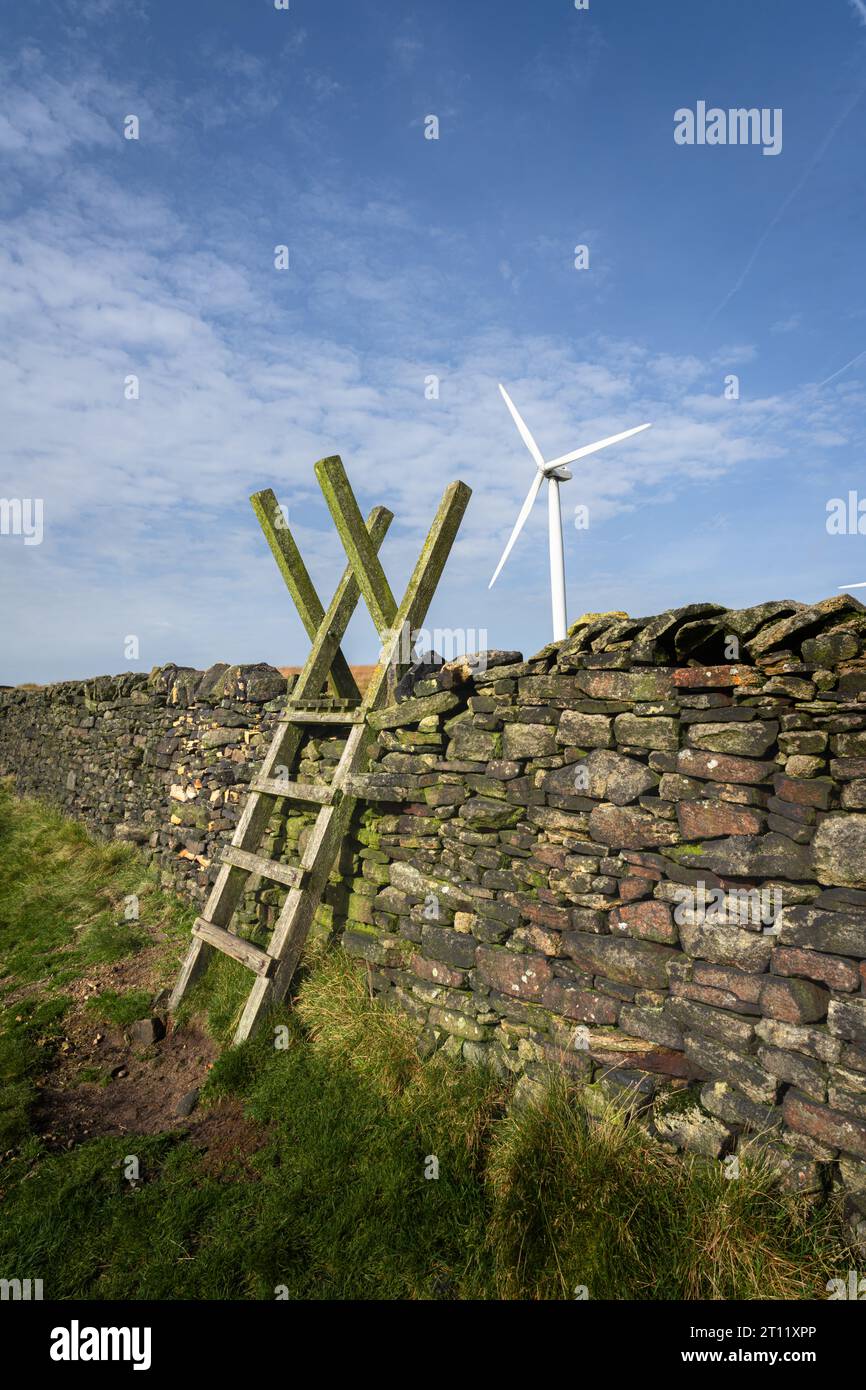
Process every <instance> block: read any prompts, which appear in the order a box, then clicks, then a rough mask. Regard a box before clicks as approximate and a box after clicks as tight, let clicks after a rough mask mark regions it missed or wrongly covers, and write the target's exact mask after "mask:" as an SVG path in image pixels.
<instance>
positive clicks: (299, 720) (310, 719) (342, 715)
mask: <svg viewBox="0 0 866 1390" xmlns="http://www.w3.org/2000/svg"><path fill="white" fill-rule="evenodd" d="M364 718H365V716H364V714H363V712H362V711H361V710H357V709H347V710H335V709H296V710H294V709H293V710H286V713H285V714H284V715H282V716H281V717H280V718H279V719H278V720H277V723H278V724H363V722H364Z"/></svg>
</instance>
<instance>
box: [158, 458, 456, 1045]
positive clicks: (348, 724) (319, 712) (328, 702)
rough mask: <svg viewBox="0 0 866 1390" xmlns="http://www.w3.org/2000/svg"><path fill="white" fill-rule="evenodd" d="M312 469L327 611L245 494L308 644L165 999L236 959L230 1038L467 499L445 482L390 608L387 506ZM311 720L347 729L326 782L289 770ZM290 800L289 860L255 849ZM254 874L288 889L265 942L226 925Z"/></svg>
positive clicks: (278, 939)
mask: <svg viewBox="0 0 866 1390" xmlns="http://www.w3.org/2000/svg"><path fill="white" fill-rule="evenodd" d="M316 476H317V478H318V480H319V484H320V486H321V488H322V492H323V493H324V495H325V500H326V502H327V504H328V508H329V510H330V512H331V516H332V518H333V520H334V523H335V525H336V527H337V530H338V532H339V534H340V538H341V540H342V542H343V546H344V548H345V550H346V554H347V557H348V564H347V566H346V569H345V571H344V572H343V575H342V577H341V579H340V582H339V584H338V585H337V588H336V590H335V592H334V597H333V598H332V600H331V603H330V606H329V607H328V609H327V610H325V609H323V607H322V604H321V603H320V601H319V598H318V595H317V594H316V590H315V588H314V586H313V582H312V580H311V579H310V576H309V573H308V571H307V568H306V566H305V564H304V561H303V559H302V557H301V554H300V551H299V550H298V547H297V545H296V543H295V541H294V538H293V537H292V534H291V531H290V530H289V527H288V524H287V523H286V522H285V520H284V519H283V514H282V511H281V510H280V508H279V506H278V504H277V500H276V498H275V497H274V494H273V492H271V490H270V489H266V490H265V491H264V492H260V493H256V494H255V495H254V496H253V497H252V498H251V499H250V500H251V502H252V505H253V508H254V510H255V512H256V515H257V516H258V518H259V521H260V523H261V526H262V529H263V531H264V533H265V538H266V540H267V542H268V544H269V546H270V548H271V551H272V552H273V554H274V557H275V559H276V561H277V565H278V566H279V569H280V572H281V574H282V575H283V578H284V580H285V582H286V585H287V587H288V588H289V591H290V593H291V595H292V598H293V599H294V601H295V605H296V607H297V609H298V612H299V614H300V616H301V620H302V622H303V624H304V627H305V628H306V630H307V633H308V635H309V636H310V639H311V643H312V645H311V647H310V652H309V655H308V657H307V660H306V662H305V664H304V667H303V669H302V671H301V673H300V675H299V676H298V678H297V680H296V682H295V685H294V687H293V689H292V691H291V693H290V695H289V698H288V702H287V704H286V707H285V711H284V713H283V715H282V716H281V718H280V720H279V721H278V726H277V731H276V733H275V734H274V737H273V740H272V741H271V745H270V747H269V749H268V751H267V753H266V755H265V758H264V761H263V763H262V766H261V769H260V771H259V772H258V774H257V775H256V776H255V778H254V779H253V781H252V782H251V784H250V791H249V796H248V798H247V801H246V804H245V806H244V809H243V811H242V813H241V816H240V819H239V820H238V824H237V826H236V828H235V832H234V835H233V836H232V840H231V844H230V845H228V846H226V848H225V849H224V850H223V851H222V855H221V863H220V868H219V872H218V874H217V877H216V879H215V881H214V885H213V888H212V889H211V892H210V894H209V896H208V900H207V903H206V905H205V909H204V913H203V915H202V916H201V917H198V918H196V921H195V923H194V925H193V929H192V941H191V943H190V946H189V949H188V951H187V954H186V958H185V960H184V962H183V965H182V967H181V970H180V974H179V976H178V979H177V982H176V984H175V987H174V990H173V992H172V996H171V1000H170V1002H169V1010H170V1011H171V1012H174V1011H175V1010H176V1009H177V1007H178V1005H179V1004H180V1002H181V1000H182V999H183V998H184V996H185V995H186V993H187V991H188V990H189V989H190V987H191V986H192V985H193V983H194V982H195V981H196V980H197V979H198V978H199V976H200V975H201V973H202V971H203V970H204V969H205V967H206V966H207V964H208V961H209V960H210V959H211V957H212V955H213V952H214V951H221V952H223V953H224V954H225V955H228V956H231V957H232V958H233V959H235V960H238V961H240V962H241V963H242V964H243V965H245V966H246V967H247V968H248V969H249V970H250V971H251V972H252V973H253V975H254V976H255V979H254V981H253V985H252V988H251V990H250V993H249V996H248V998H247V1001H246V1004H245V1006H244V1010H243V1013H242V1014H241V1018H240V1022H239V1023H238V1026H237V1030H236V1032H235V1035H234V1041H235V1042H236V1043H239V1042H243V1041H244V1040H245V1039H246V1038H248V1037H249V1036H250V1034H251V1033H252V1032H253V1030H254V1028H255V1027H256V1026H257V1025H258V1024H259V1023H260V1022H261V1020H262V1018H263V1017H264V1016H265V1014H266V1013H267V1012H268V1010H269V1009H271V1008H273V1006H274V1005H275V1004H277V1003H278V1002H279V1001H280V1000H281V999H282V998H283V997H284V996H285V994H286V992H287V990H288V988H289V984H290V983H291V979H292V976H293V974H294V972H295V968H296V966H297V963H298V960H299V958H300V955H301V951H302V950H303V946H304V942H305V941H306V938H307V934H308V932H309V930H310V927H311V925H312V922H313V918H314V916H315V913H316V910H317V908H318V906H319V904H320V902H321V900H322V895H323V893H324V891H325V887H326V885H327V882H328V877H329V874H330V872H331V869H332V867H333V865H334V862H335V860H336V858H337V855H338V853H339V849H340V845H341V843H342V841H343V839H344V837H345V835H346V833H347V831H348V829H349V824H350V821H351V818H352V812H353V810H354V807H355V800H356V799H355V798H354V797H353V796H352V795H351V794H350V792H349V785H350V781H351V779H352V778H353V777H354V776H356V775H357V774H358V773H360V772H362V771H364V770H365V768H366V764H367V760H368V756H369V752H370V746H371V744H372V742H373V739H374V738H375V731H374V730H373V729H371V727H370V725H369V724H368V723H367V716H368V714H369V713H370V712H371V711H372V710H374V709H376V708H378V707H379V706H380V705H381V703H382V701H383V699H384V697H385V694H386V692H387V688H388V675H389V669H390V668H391V667H392V665H393V664H394V661H395V654H396V652H397V650H398V646H399V644H400V642H401V638H403V637H404V635H405V634H407V633H409V634H411V633H413V632H414V631H415V630H416V629H417V628H418V627H419V626H420V625H421V624H422V623H423V621H424V617H425V615H426V612H427V608H428V606H429V604H430V600H431V599H432V597H433V594H434V592H435V590H436V586H437V584H438V583H439V579H440V577H441V575H442V571H443V569H444V567H445V562H446V560H447V559H448V555H449V553H450V550H451V547H452V545H453V543H454V539H455V537H456V535H457V531H458V528H459V526H460V522H461V521H462V519H463V514H464V512H465V510H466V506H467V503H468V501H469V497H470V489H469V488H468V487H467V486H466V484H465V483H461V482H454V483H451V484H450V485H449V486H448V487H447V488H446V489H445V492H444V494H443V497H442V501H441V502H440V504H439V508H438V511H437V512H436V516H435V517H434V520H433V524H432V526H431V527H430V531H429V532H428V535H427V539H426V541H425V544H424V547H423V549H422V551H421V554H420V556H419V558H418V562H417V564H416V566H415V569H414V571H413V573H412V577H411V579H410V580H409V584H408V586H407V588H406V592H405V594H404V595H403V600H402V602H401V603H400V604H399V606H398V604H397V602H396V600H395V598H394V595H393V594H392V592H391V588H390V585H389V584H388V580H387V578H386V576H385V572H384V570H383V569H382V566H381V564H380V562H379V558H378V551H379V548H380V546H381V544H382V541H383V540H384V538H385V535H386V533H387V530H388V527H389V526H390V524H391V521H392V520H393V515H392V513H391V512H389V511H388V509H387V508H386V507H374V508H373V510H372V511H371V512H370V515H369V517H368V518H367V521H366V523H365V522H364V519H363V517H362V516H361V513H360V511H359V509H358V504H357V502H356V501H355V497H354V494H353V492H352V489H351V486H350V484H349V480H348V478H347V476H346V472H345V469H344V468H343V464H342V461H341V460H340V458H339V457H338V456H336V455H335V456H333V457H331V458H327V459H322V460H321V461H320V462H319V463H317V464H316ZM362 595H363V598H364V601H365V603H366V605H367V607H368V609H369V611H370V615H371V617H372V619H373V622H374V624H375V626H376V630H377V632H378V634H379V638H380V641H381V643H382V647H381V652H380V658H379V662H378V664H377V666H376V667H375V669H374V671H373V674H372V676H371V678H370V683H369V685H368V686H367V689H366V691H365V693H364V695H363V697H362V696H361V693H360V691H359V690H358V686H357V684H356V682H355V679H354V677H353V675H352V673H351V670H350V669H349V666H348V663H347V662H346V660H345V657H344V656H343V653H342V651H341V648H340V643H341V641H342V639H343V634H344V633H345V631H346V628H347V626H348V624H349V620H350V618H351V616H352V613H353V612H354V610H355V607H356V605H357V603H358V601H359V598H360V597H361V596H362ZM409 646H410V647H411V640H410V642H409ZM326 682H327V685H328V688H329V690H330V691H332V692H334V693H333V695H332V696H331V697H330V698H327V699H326V698H323V696H322V691H323V687H324V686H325V684H326ZM335 706H336V708H335ZM317 726H318V727H320V728H327V729H337V730H342V729H343V728H345V729H346V730H347V736H346V743H345V747H344V749H343V752H342V754H341V755H340V758H339V761H338V762H337V765H336V767H335V769H334V774H333V779H332V781H331V782H330V783H312V782H303V781H297V780H293V779H292V776H291V774H292V771H293V769H294V767H295V764H296V761H297V758H298V754H299V752H300V749H301V745H302V743H303V740H304V735H305V733H306V732H307V731H308V730H309V729H311V728H315V727H317ZM287 803H289V804H291V803H296V804H301V805H304V806H318V807H319V810H318V813H317V815H316V819H315V823H314V825H313V828H312V832H311V834H310V837H309V840H308V841H307V844H306V846H305V848H304V851H303V854H302V856H301V862H300V865H299V866H297V867H296V866H293V865H289V864H282V863H279V862H277V861H276V860H271V859H267V858H265V857H264V856H263V855H261V854H260V853H259V850H260V846H261V841H262V838H263V837H264V834H265V832H266V830H267V828H268V824H269V822H270V820H271V817H272V815H273V813H274V810H275V809H276V808H278V807H279V806H280V805H282V806H285V805H286V804H287ZM250 874H258V875H260V876H261V877H262V878H264V879H268V880H270V881H271V882H273V883H279V884H282V885H285V886H286V887H288V890H289V891H288V893H287V895H286V899H285V902H284V904H283V907H282V909H281V911H280V914H279V916H278V918H277V921H276V923H275V924H274V928H273V932H272V935H271V940H270V943H269V945H268V947H267V948H266V949H262V948H261V947H259V946H256V945H255V944H254V943H253V942H251V941H247V940H246V939H245V938H243V937H241V936H240V935H238V933H237V931H233V930H232V918H233V917H234V914H235V911H236V910H237V908H238V906H239V904H240V901H241V899H242V897H243V894H244V889H245V887H246V883H247V880H248V878H249V876H250Z"/></svg>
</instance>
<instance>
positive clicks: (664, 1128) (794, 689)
mask: <svg viewBox="0 0 866 1390" xmlns="http://www.w3.org/2000/svg"><path fill="white" fill-rule="evenodd" d="M516 656H517V654H515V653H510V654H503V653H498V654H497V653H489V654H487V655H486V657H484V656H482V658H481V659H479V660H478V662H477V663H475V664H474V665H473V664H472V663H461V662H456V663H449V664H448V665H446V666H444V667H443V668H442V669H441V670H439V671H434V672H432V673H429V672H428V673H425V674H422V675H421V677H420V679H417V680H415V681H414V684H413V683H412V682H411V681H410V682H404V683H403V684H402V686H401V691H400V693H401V694H402V695H403V696H404V697H406V698H404V699H403V700H402V701H401V702H400V703H398V704H396V705H395V706H393V707H390V708H389V709H387V710H385V711H383V712H381V714H380V715H378V716H377V723H378V725H379V733H378V741H377V744H376V747H375V752H374V757H373V759H372V761H371V765H370V769H369V771H368V773H367V774H366V775H365V776H364V777H362V778H360V779H359V780H358V782H357V785H356V787H355V790H356V791H357V793H358V795H359V796H360V797H361V798H362V799H361V800H360V801H359V807H358V814H357V819H356V825H355V829H354V833H353V837H352V838H351V840H350V842H348V843H347V845H346V847H345V853H344V855H343V857H342V859H341V862H340V865H339V866H338V867H337V870H336V871H335V873H334V875H333V876H332V883H331V886H330V889H329V894H328V898H327V900H326V903H325V904H324V906H323V908H322V909H321V911H320V914H319V921H320V924H321V925H322V927H323V928H331V927H334V928H336V929H337V930H339V931H340V932H341V934H342V940H343V943H344V945H345V947H346V949H347V950H348V951H349V952H351V953H352V954H354V955H356V956H358V957H360V958H362V959H363V960H365V961H366V962H367V963H368V967H369V975H370V980H371V984H372V986H373V987H374V988H375V989H376V990H378V991H379V992H380V993H381V994H382V995H383V996H384V997H386V998H387V999H389V1000H391V1001H392V1002H393V1003H394V1004H395V1005H396V1006H398V1007H400V1008H401V1009H403V1010H405V1011H406V1012H407V1014H408V1015H409V1016H410V1017H411V1018H413V1019H414V1020H415V1026H416V1028H417V1032H418V1039H419V1047H420V1048H421V1049H422V1050H423V1051H432V1050H434V1049H436V1048H438V1047H444V1048H445V1049H447V1050H448V1051H450V1052H452V1053H455V1054H458V1053H459V1054H460V1055H461V1056H462V1057H463V1058H464V1059H465V1060H467V1061H469V1062H472V1063H481V1062H483V1063H486V1064H489V1065H492V1066H494V1067H495V1068H497V1069H499V1070H500V1071H502V1072H504V1073H512V1074H515V1075H519V1076H520V1078H521V1080H520V1085H521V1086H524V1087H531V1086H532V1085H534V1084H535V1083H536V1082H537V1080H538V1079H539V1078H540V1077H541V1075H542V1073H543V1070H544V1068H545V1067H546V1066H548V1065H550V1064H551V1063H553V1064H555V1065H560V1066H565V1067H567V1068H569V1069H570V1070H571V1071H572V1072H574V1073H576V1074H577V1075H579V1076H581V1077H583V1078H585V1079H586V1080H587V1081H588V1082H591V1083H592V1089H593V1091H597V1092H599V1093H610V1092H612V1091H613V1092H621V1091H624V1090H627V1091H628V1093H629V1096H630V1102H629V1103H630V1104H632V1105H634V1106H637V1107H638V1108H641V1109H643V1110H645V1111H646V1114H647V1116H648V1118H649V1120H650V1123H651V1124H652V1125H653V1127H654V1129H655V1131H656V1132H657V1133H658V1134H659V1135H660V1136H661V1137H663V1138H665V1139H666V1140H668V1141H669V1142H671V1143H672V1144H674V1145H676V1146H677V1147H680V1148H684V1149H688V1150H694V1151H697V1152H699V1153H702V1154H704V1155H706V1156H707V1157H710V1158H715V1159H719V1158H721V1159H736V1158H738V1156H740V1155H741V1154H743V1153H745V1152H747V1151H748V1150H749V1149H750V1148H751V1149H754V1148H756V1147H760V1149H761V1150H762V1151H763V1152H764V1153H765V1154H766V1155H767V1157H768V1159H769V1160H770V1161H771V1162H772V1163H773V1164H774V1165H776V1166H777V1167H778V1169H779V1171H780V1173H781V1175H782V1176H783V1178H784V1180H785V1182H786V1183H787V1184H789V1185H790V1186H793V1187H797V1188H800V1189H805V1190H810V1189H816V1188H817V1187H819V1186H821V1185H823V1184H826V1183H827V1182H830V1181H832V1182H841V1183H843V1184H844V1185H845V1187H846V1188H847V1190H848V1194H849V1196H848V1201H849V1207H850V1212H851V1217H852V1220H853V1221H854V1222H855V1224H856V1223H859V1228H860V1232H861V1235H863V1234H866V610H864V608H863V605H861V604H860V603H859V602H858V601H857V600H856V599H853V598H851V597H850V596H847V595H842V596H839V597H836V598H831V599H828V600H825V601H824V602H822V603H819V604H816V605H813V606H806V605H803V604H798V603H795V602H793V601H790V602H789V601H782V602H777V603H768V604H764V605H760V606H758V607H755V608H750V609H745V610H727V609H724V608H721V607H719V606H718V605H713V604H693V605H691V606H690V607H688V608H684V609H680V610H677V611H674V612H668V613H664V614H661V615H659V616H657V617H653V618H649V619H632V618H629V617H628V616H627V615H625V614H604V615H587V616H586V617H585V618H584V619H582V620H581V621H580V622H579V623H577V624H575V625H574V626H573V628H572V630H571V632H570V635H569V637H568V639H567V640H566V641H565V642H563V643H559V644H555V645H552V646H550V647H547V648H545V649H544V650H543V651H542V652H540V653H538V655H537V656H535V657H533V658H532V659H530V660H528V661H523V660H518V659H516ZM284 691H285V681H284V680H283V678H281V677H279V675H278V673H276V672H274V671H273V670H271V669H270V668H267V667H254V668H249V667H248V668H238V667H231V668H229V667H216V668H213V670H212V671H210V672H206V673H201V672H189V671H184V670H179V669H178V668H174V667H170V668H164V669H162V670H160V671H157V672H154V673H152V675H151V676H150V677H140V676H126V677H120V678H116V679H108V678H104V679H103V680H101V681H95V682H83V683H67V684H65V685H61V686H54V687H50V688H48V689H47V690H43V691H33V692H24V691H20V690H13V691H6V692H0V769H3V770H5V771H9V772H13V773H14V774H15V775H16V777H17V780H18V785H19V787H20V788H21V789H22V790H27V791H35V792H39V793H40V794H43V795H49V796H51V797H52V798H53V799H54V800H56V801H58V802H59V803H60V804H61V805H63V806H64V807H65V808H66V809H68V810H70V811H72V812H73V813H74V814H76V815H79V816H83V817H84V818H85V819H87V820H88V821H89V823H90V824H91V825H92V826H94V827H96V828H98V829H100V830H102V831H103V832H107V833H112V834H117V835H120V836H123V837H127V838H131V839H134V840H137V841H138V842H139V843H141V844H142V845H143V847H144V848H145V849H147V850H148V851H149V852H150V853H151V854H152V855H154V856H155V858H156V859H157V860H158V862H159V865H160V868H161V871H162V873H163V874H164V875H165V876H166V878H167V879H169V878H171V879H174V880H175V881H177V877H178V875H181V876H182V881H183V882H184V883H185V884H186V886H187V887H188V888H189V889H190V890H191V891H192V892H193V893H194V894H195V895H196V896H198V897H201V896H202V895H203V894H204V892H205V891H206V888H207V885H208V882H209V881H210V880H211V879H212V878H213V876H214V874H215V872H216V863H217V853H218V848H219V844H220V842H222V841H223V840H224V839H225V838H226V837H227V835H228V834H229V833H230V831H231V828H232V825H233V823H234V821H235V820H236V818H237V815H238V814H239V809H240V806H241V804H242V800H243V792H244V786H245V783H246V782H247V781H248V780H249V777H250V775H251V772H252V769H253V768H254V766H255V765H256V763H257V761H258V759H259V758H260V757H261V756H262V753H263V751H264V747H265V746H266V744H267V742H268V740H269V738H270V734H271V731H272V727H273V722H274V719H275V717H276V715H277V712H278V710H279V708H280V706H281V704H282V701H283V698H284ZM341 746H342V745H341V740H340V739H339V738H337V737H335V736H333V735H329V736H327V737H325V738H315V737H314V738H311V739H310V741H309V742H308V744H307V746H306V748H305V751H304V757H303V760H302V764H301V770H300V775H301V776H302V777H309V778H311V779H314V780H326V781H327V780H328V779H329V777H330V775H331V773H332V770H333V767H334V765H335V763H336V760H337V758H338V756H339V752H340V749H341ZM309 824H310V818H309V816H306V817H304V816H297V815H292V816H290V817H289V819H288V821H285V822H282V821H278V820H276V819H275V821H274V823H273V825H272V827H271V834H270V837H269V841H268V842H267V843H266V845H265V852H267V853H270V854H271V855H272V856H274V857H281V858H284V859H286V860H287V861H288V862H293V861H296V860H297V858H298V856H299V854H300V853H301V852H302V850H303V845H304V840H305V836H306V835H307V833H308V826H309ZM248 887H249V891H248V894H247V899H246V900H245V901H246V907H245V916H246V920H247V922H249V924H250V926H251V928H257V929H259V930H260V929H261V927H262V925H263V924H264V925H267V924H269V923H272V922H273V919H274V916H275V915H276V913H277V912H278V910H279V906H280V903H281V901H282V895H283V890H281V889H278V888H275V887H274V886H273V885H266V884H263V883H261V882H260V881H258V880H255V879H252V880H250V882H249V885H248Z"/></svg>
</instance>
